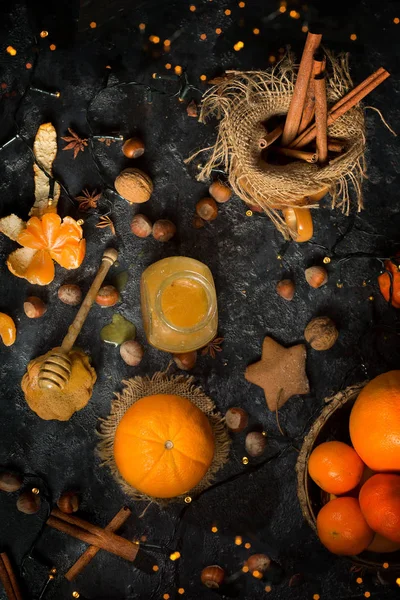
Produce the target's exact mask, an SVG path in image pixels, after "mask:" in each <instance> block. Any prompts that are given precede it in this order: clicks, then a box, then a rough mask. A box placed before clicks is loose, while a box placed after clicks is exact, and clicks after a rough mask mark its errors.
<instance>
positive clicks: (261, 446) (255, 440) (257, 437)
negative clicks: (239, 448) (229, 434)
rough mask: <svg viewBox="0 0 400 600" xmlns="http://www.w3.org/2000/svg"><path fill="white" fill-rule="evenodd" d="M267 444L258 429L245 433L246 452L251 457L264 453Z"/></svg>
mask: <svg viewBox="0 0 400 600" xmlns="http://www.w3.org/2000/svg"><path fill="white" fill-rule="evenodd" d="M266 445H267V439H266V437H265V435H263V434H262V433H261V432H260V431H250V433H248V434H247V435H246V441H245V446H246V452H247V454H249V455H250V456H252V457H253V458H257V457H258V456H261V455H262V454H263V453H264V450H265V447H266Z"/></svg>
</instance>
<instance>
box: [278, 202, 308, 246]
mask: <svg viewBox="0 0 400 600" xmlns="http://www.w3.org/2000/svg"><path fill="white" fill-rule="evenodd" d="M283 216H284V217H285V222H286V225H287V226H288V227H290V229H294V230H295V231H296V232H297V238H296V239H295V241H296V242H308V240H310V239H311V238H312V236H313V233H314V227H313V222H312V216H311V212H310V210H309V209H308V208H285V210H284V211H283Z"/></svg>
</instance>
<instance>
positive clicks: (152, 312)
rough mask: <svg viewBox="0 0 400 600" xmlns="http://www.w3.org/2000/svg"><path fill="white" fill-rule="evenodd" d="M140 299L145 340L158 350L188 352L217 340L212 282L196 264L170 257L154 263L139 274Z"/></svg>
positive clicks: (205, 269) (193, 261)
mask: <svg viewBox="0 0 400 600" xmlns="http://www.w3.org/2000/svg"><path fill="white" fill-rule="evenodd" d="M140 295H141V305H142V317H143V325H144V330H145V332H146V336H147V339H148V341H149V343H150V344H151V345H152V346H155V347H156V348H158V349H159V350H164V351H165V352H173V353H177V354H179V353H183V352H191V351H192V350H197V349H198V348H202V347H203V346H205V345H206V344H208V342H209V341H211V340H212V339H214V337H215V336H216V334H217V327H218V310H217V296H216V292H215V286H214V280H213V276H212V274H211V271H210V269H209V268H208V267H207V266H206V265H204V264H203V263H201V262H199V261H198V260H195V259H194V258H187V257H185V256H172V257H170V258H164V259H163V260H159V261H158V262H156V263H154V264H153V265H151V266H150V267H148V268H147V269H146V270H145V271H144V272H143V274H142V278H141V282H140Z"/></svg>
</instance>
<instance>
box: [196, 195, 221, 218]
mask: <svg viewBox="0 0 400 600" xmlns="http://www.w3.org/2000/svg"><path fill="white" fill-rule="evenodd" d="M196 213H197V214H198V216H199V217H201V218H202V219H204V220H205V221H214V219H216V218H217V216H218V206H217V203H216V202H215V200H214V198H203V199H202V200H199V202H198V203H197V204H196Z"/></svg>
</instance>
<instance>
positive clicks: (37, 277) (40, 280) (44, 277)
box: [24, 250, 54, 285]
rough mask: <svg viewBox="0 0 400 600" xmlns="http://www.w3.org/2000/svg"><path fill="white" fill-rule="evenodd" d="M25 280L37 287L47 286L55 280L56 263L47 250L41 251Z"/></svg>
mask: <svg viewBox="0 0 400 600" xmlns="http://www.w3.org/2000/svg"><path fill="white" fill-rule="evenodd" d="M24 277H25V279H27V280H28V281H29V283H33V284H36V285H47V284H49V283H51V282H52V281H53V279H54V263H53V261H52V260H51V256H50V254H49V253H48V252H47V250H39V251H38V252H36V254H35V256H34V257H33V258H32V261H31V263H30V265H29V266H28V268H27V270H26V273H25V276H24Z"/></svg>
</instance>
